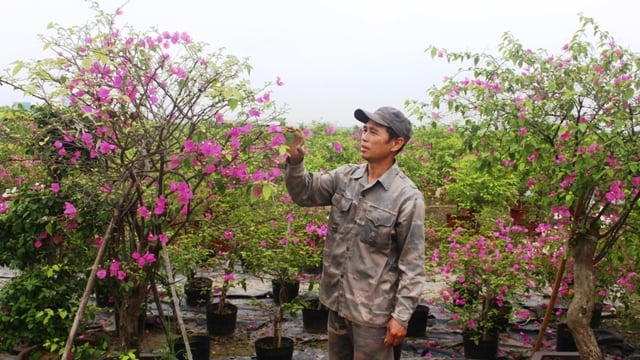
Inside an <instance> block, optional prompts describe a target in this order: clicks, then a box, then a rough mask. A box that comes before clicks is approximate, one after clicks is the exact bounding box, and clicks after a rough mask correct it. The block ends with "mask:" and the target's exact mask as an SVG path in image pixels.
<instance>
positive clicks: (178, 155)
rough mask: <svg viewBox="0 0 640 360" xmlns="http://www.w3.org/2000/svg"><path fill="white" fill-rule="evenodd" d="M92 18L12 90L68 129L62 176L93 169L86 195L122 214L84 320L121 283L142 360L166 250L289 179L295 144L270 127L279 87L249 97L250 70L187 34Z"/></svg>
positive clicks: (19, 76) (76, 206) (47, 40)
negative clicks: (195, 225) (245, 189)
mask: <svg viewBox="0 0 640 360" xmlns="http://www.w3.org/2000/svg"><path fill="white" fill-rule="evenodd" d="M92 8H93V9H94V10H95V12H96V15H95V18H94V19H93V21H92V22H89V23H87V24H86V25H83V26H74V27H70V28H63V27H61V26H58V25H55V24H54V25H52V26H51V28H52V31H53V33H52V35H51V36H43V37H42V40H43V42H44V44H45V47H46V48H47V49H48V50H49V51H52V52H53V54H54V57H53V58H50V59H45V60H39V61H35V62H23V61H19V62H16V66H15V68H14V71H13V72H12V73H11V74H9V76H7V77H6V78H4V79H3V82H5V83H7V84H9V85H10V86H12V87H14V88H15V89H17V90H20V91H23V92H24V93H26V94H27V95H30V96H33V97H35V98H37V99H39V100H40V101H42V102H44V103H45V104H47V105H49V106H51V108H52V109H54V111H55V112H56V115H57V116H58V117H59V118H62V119H64V121H61V122H60V123H59V124H57V127H58V129H57V130H58V133H59V134H60V136H57V137H55V138H48V139H47V140H46V144H48V145H49V146H50V147H51V148H52V151H54V152H55V153H57V157H58V161H59V162H60V163H61V166H63V167H74V166H78V164H80V163H82V164H83V166H85V167H86V172H85V173H86V174H88V176H87V177H86V179H84V180H83V184H82V186H83V187H85V188H86V189H88V190H89V192H93V193H100V194H101V196H103V198H104V200H103V201H104V206H105V207H107V208H109V209H111V210H110V211H112V217H111V219H110V223H109V226H108V229H107V231H106V232H105V233H104V234H96V237H98V241H97V242H96V245H97V246H99V252H98V257H97V259H96V261H95V263H94V264H93V268H92V272H91V276H90V277H89V284H88V286H87V290H86V291H85V297H84V298H83V302H82V303H81V310H80V312H81V311H82V306H83V305H86V301H87V299H88V294H89V293H90V290H91V287H92V285H93V281H94V279H95V277H97V278H98V281H102V280H105V279H111V280H116V281H117V284H119V286H117V287H116V288H115V294H114V295H115V299H116V304H115V306H116V310H117V316H118V317H119V319H120V321H119V325H118V334H119V337H120V346H121V347H122V348H123V349H136V348H138V346H139V345H140V338H139V334H140V331H139V330H140V329H138V321H137V319H138V317H139V315H140V311H141V307H142V306H143V304H144V303H145V302H146V301H147V298H148V296H149V294H150V293H151V292H155V284H156V281H157V276H158V274H159V272H160V271H161V266H160V261H159V260H160V259H161V256H163V253H165V251H164V250H163V249H165V245H166V244H168V243H170V242H171V241H172V240H173V239H174V238H176V237H177V236H178V235H179V234H180V233H181V232H182V231H184V230H185V228H187V227H189V225H190V224H191V221H192V219H193V218H194V217H195V216H200V215H201V214H202V212H203V211H204V210H205V209H208V208H210V204H211V202H212V201H215V197H216V196H223V194H224V192H225V190H226V189H228V188H231V187H238V186H254V187H255V189H256V190H255V191H256V192H258V193H259V192H260V191H261V189H262V188H263V187H264V186H268V185H269V183H270V182H271V181H272V180H273V179H275V178H276V177H278V176H279V175H280V170H279V169H277V168H275V161H276V160H277V159H278V158H279V157H280V156H281V155H282V154H283V153H284V152H283V151H282V145H283V144H284V142H285V138H284V135H283V134H282V133H281V132H282V129H281V128H280V127H279V126H277V125H269V123H272V122H274V121H275V120H278V116H279V115H280V114H281V113H282V111H281V110H280V109H278V108H277V107H276V105H275V103H274V102H273V101H272V100H271V93H270V90H269V89H270V86H271V84H266V85H265V86H264V87H263V88H253V87H251V86H250V84H249V82H248V80H247V76H248V74H249V72H250V70H251V65H250V64H249V63H248V62H247V61H246V60H241V59H238V58H236V57H234V56H231V55H226V54H225V53H224V52H223V51H222V50H217V51H214V52H208V51H207V46H206V44H201V43H196V42H194V41H193V39H191V38H190V37H189V35H187V34H186V33H183V32H158V31H151V32H138V31H136V30H134V29H133V28H131V27H129V26H118V25H117V20H118V17H119V16H120V15H121V14H122V11H121V10H120V9H118V10H117V11H116V13H115V14H110V13H107V12H105V11H103V10H101V9H100V8H99V7H98V5H97V4H95V3H94V4H93V5H92ZM24 70H26V71H24ZM275 83H276V84H275V85H282V81H281V80H280V79H277V80H276V81H275ZM69 149H75V150H74V151H69ZM63 185H64V184H63ZM82 209H83V204H82V203H71V202H67V203H66V204H65V207H64V209H60V211H61V212H63V213H64V214H65V216H68V217H70V218H73V217H75V216H81V213H82ZM69 251H73V249H69ZM71 338H72V337H71Z"/></svg>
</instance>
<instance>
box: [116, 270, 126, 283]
mask: <svg viewBox="0 0 640 360" xmlns="http://www.w3.org/2000/svg"><path fill="white" fill-rule="evenodd" d="M117 278H118V280H120V281H124V279H126V278H127V273H126V272H124V271H122V270H118V275H117Z"/></svg>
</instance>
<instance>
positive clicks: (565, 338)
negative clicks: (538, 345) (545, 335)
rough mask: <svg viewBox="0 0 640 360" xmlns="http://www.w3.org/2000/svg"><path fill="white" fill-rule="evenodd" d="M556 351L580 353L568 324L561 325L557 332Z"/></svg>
mask: <svg viewBox="0 0 640 360" xmlns="http://www.w3.org/2000/svg"><path fill="white" fill-rule="evenodd" d="M556 351H563V352H564V351H578V347H577V346H576V342H575V341H574V340H573V334H571V329H569V325H567V324H566V323H559V324H558V329H557V332H556Z"/></svg>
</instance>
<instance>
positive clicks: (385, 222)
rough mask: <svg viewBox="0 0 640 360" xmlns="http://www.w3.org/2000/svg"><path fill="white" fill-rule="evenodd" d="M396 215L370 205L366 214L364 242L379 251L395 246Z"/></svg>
mask: <svg viewBox="0 0 640 360" xmlns="http://www.w3.org/2000/svg"><path fill="white" fill-rule="evenodd" d="M395 219H396V213H394V212H393V211H389V210H386V209H383V208H381V207H378V206H375V205H369V207H368V208H367V212H366V214H365V224H364V231H365V233H364V234H363V237H362V242H364V243H365V244H367V245H369V246H372V247H374V248H377V249H389V248H391V245H392V244H393V237H394V224H395Z"/></svg>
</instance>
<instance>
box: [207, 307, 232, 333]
mask: <svg viewBox="0 0 640 360" xmlns="http://www.w3.org/2000/svg"><path fill="white" fill-rule="evenodd" d="M219 306H220V303H213V304H208V305H207V332H208V333H209V335H211V336H226V335H231V334H233V333H234V332H235V330H236V320H237V319H238V307H237V306H235V305H233V304H231V303H228V302H225V303H224V306H223V309H222V312H221V313H220V312H218V308H219Z"/></svg>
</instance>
